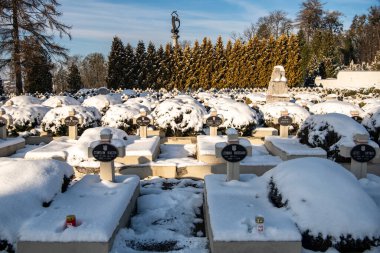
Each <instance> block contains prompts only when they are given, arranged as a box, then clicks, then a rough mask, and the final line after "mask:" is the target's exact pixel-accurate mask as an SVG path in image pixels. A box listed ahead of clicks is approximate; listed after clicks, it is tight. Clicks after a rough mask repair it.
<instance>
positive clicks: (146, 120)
mask: <svg viewBox="0 0 380 253" xmlns="http://www.w3.org/2000/svg"><path fill="white" fill-rule="evenodd" d="M133 121H134V124H136V125H138V126H139V127H140V128H139V133H140V138H146V137H147V136H148V126H149V125H150V124H152V118H150V117H148V116H147V113H146V110H145V109H143V108H142V109H140V115H139V117H137V118H134V119H133Z"/></svg>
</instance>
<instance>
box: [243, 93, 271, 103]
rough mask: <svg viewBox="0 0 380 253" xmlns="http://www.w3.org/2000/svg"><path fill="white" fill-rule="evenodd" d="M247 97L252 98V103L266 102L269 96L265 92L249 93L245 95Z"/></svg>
mask: <svg viewBox="0 0 380 253" xmlns="http://www.w3.org/2000/svg"><path fill="white" fill-rule="evenodd" d="M245 97H246V98H248V99H249V100H251V103H257V104H265V102H266V101H267V96H266V94H265V93H264V92H261V93H249V94H247V95H245Z"/></svg>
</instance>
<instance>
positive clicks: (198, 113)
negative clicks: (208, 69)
mask: <svg viewBox="0 0 380 253" xmlns="http://www.w3.org/2000/svg"><path fill="white" fill-rule="evenodd" d="M206 113H207V112H206V109H205V108H204V107H203V106H202V105H201V104H200V103H199V102H198V101H196V100H195V99H193V98H192V97H190V96H186V95H181V96H177V97H175V98H173V99H167V100H165V101H163V102H162V103H160V104H159V105H157V107H156V108H155V109H154V111H153V113H152V116H153V117H154V118H155V122H156V124H157V125H158V126H159V127H160V128H161V129H164V130H165V131H166V136H173V135H174V136H186V135H192V134H195V133H196V132H199V131H201V130H202V127H203V117H204V115H206Z"/></svg>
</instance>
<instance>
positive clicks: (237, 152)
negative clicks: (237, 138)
mask: <svg viewBox="0 0 380 253" xmlns="http://www.w3.org/2000/svg"><path fill="white" fill-rule="evenodd" d="M246 156H247V149H246V148H245V147H244V146H242V145H240V144H229V145H227V146H225V147H224V148H223V149H222V157H223V159H224V160H226V161H227V162H231V163H237V162H240V161H241V160H243V159H244V158H245V157H246Z"/></svg>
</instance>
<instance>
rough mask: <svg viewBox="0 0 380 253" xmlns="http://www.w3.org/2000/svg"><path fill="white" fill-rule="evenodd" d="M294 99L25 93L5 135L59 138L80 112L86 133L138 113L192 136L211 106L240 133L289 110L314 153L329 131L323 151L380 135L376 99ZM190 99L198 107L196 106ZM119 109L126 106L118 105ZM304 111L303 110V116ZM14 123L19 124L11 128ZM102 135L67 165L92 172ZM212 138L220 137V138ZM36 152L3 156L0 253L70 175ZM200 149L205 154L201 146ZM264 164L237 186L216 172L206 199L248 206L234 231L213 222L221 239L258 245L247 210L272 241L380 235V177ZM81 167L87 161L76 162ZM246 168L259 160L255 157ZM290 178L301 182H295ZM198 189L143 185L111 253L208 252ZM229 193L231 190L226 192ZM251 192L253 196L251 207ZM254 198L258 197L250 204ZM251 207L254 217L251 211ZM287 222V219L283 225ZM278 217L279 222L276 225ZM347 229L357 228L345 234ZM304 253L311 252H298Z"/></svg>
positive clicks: (183, 153)
mask: <svg viewBox="0 0 380 253" xmlns="http://www.w3.org/2000/svg"><path fill="white" fill-rule="evenodd" d="M297 92H299V95H297ZM297 92H296V91H292V95H293V96H294V98H296V99H299V101H298V104H297V103H291V102H289V103H288V102H286V103H285V102H281V103H277V104H267V105H261V104H264V103H265V99H264V98H265V97H264V95H263V94H265V92H264V93H263V92H262V91H258V92H257V93H254V92H252V91H247V92H240V91H231V92H228V91H227V90H223V91H219V92H216V91H215V92H198V93H194V94H192V95H191V94H190V95H178V94H179V92H178V91H175V90H173V91H171V92H163V93H160V94H159V95H158V93H154V92H152V91H144V92H142V91H130V90H129V91H124V92H121V93H119V94H112V93H111V94H108V95H97V96H93V97H90V96H91V95H89V94H87V95H86V94H85V93H83V96H82V97H81V98H80V99H78V101H84V102H83V103H82V105H80V102H78V101H77V100H75V99H74V98H71V97H63V96H60V97H59V96H57V97H51V98H49V99H47V100H45V101H43V100H42V99H37V98H35V97H31V96H20V97H14V98H12V99H11V101H12V102H9V103H8V104H6V105H4V106H2V108H3V109H4V110H5V112H6V113H7V114H9V115H10V116H11V117H12V118H13V121H14V125H13V126H10V127H9V128H8V130H9V131H11V130H12V131H14V132H17V131H18V132H19V133H20V131H33V130H34V129H38V130H40V128H41V124H44V125H45V126H49V127H50V130H52V132H54V133H57V132H59V131H56V129H57V128H64V126H63V124H62V121H61V119H62V118H64V117H66V116H67V115H68V109H69V108H78V110H77V113H78V116H80V115H81V116H82V117H83V119H84V121H83V124H84V125H83V128H87V127H96V126H99V125H100V124H102V125H103V126H112V127H118V128H126V129H124V130H128V129H130V128H131V120H132V118H133V117H134V115H135V114H138V113H139V110H140V109H141V108H144V109H145V110H146V111H147V112H148V114H149V113H151V115H152V116H154V123H153V125H154V126H155V127H161V128H164V129H169V130H170V131H171V133H172V134H176V135H179V136H182V135H193V134H195V133H196V132H202V131H204V130H205V125H204V117H206V116H207V115H208V113H209V111H208V110H209V109H210V107H214V108H216V109H217V113H219V114H222V115H223V117H224V119H225V122H224V124H225V125H223V126H224V127H228V126H235V127H237V128H239V127H241V128H244V127H246V126H248V127H247V129H250V127H256V126H258V125H259V124H260V123H259V120H258V115H259V114H258V111H255V110H253V109H251V108H250V106H252V107H253V106H256V104H260V106H259V107H260V109H261V110H262V112H261V113H262V114H263V116H264V121H265V122H273V120H274V119H276V118H278V117H279V116H280V113H281V111H283V110H285V109H286V110H287V111H288V112H289V114H290V115H291V116H292V117H293V119H294V120H295V123H296V124H297V125H299V126H300V128H301V130H304V131H305V134H306V133H307V136H306V135H305V136H304V138H305V139H307V140H308V142H309V145H310V144H311V145H312V146H318V145H319V144H320V143H321V142H323V140H324V139H326V138H322V137H321V136H325V137H326V136H329V134H331V133H336V134H337V136H338V137H339V138H337V140H336V142H334V143H329V145H330V146H329V147H331V148H332V149H333V148H335V147H336V146H339V145H342V144H344V145H348V146H353V145H354V144H355V143H354V141H353V136H354V135H355V134H361V135H369V133H368V131H370V134H371V135H370V136H371V137H372V138H373V140H374V142H372V141H371V142H370V144H371V145H373V146H376V147H377V144H376V143H375V141H377V138H378V136H379V132H380V127H379V122H380V112H379V110H378V108H379V103H378V100H377V99H375V98H372V99H366V100H364V99H363V100H361V99H360V98H359V97H356V98H355V99H351V100H349V99H347V100H345V101H350V102H349V103H348V102H339V101H336V100H334V101H332V100H329V101H328V102H322V101H323V99H326V98H329V99H334V98H335V99H336V98H337V97H338V96H337V95H336V94H332V95H328V94H327V93H326V92H325V91H323V90H320V91H319V92H318V94H312V92H311V93H308V92H306V90H299V91H297ZM314 92H315V91H314ZM96 94H97V93H93V94H92V95H96ZM132 97H136V98H132ZM231 97H233V98H235V99H240V98H246V97H247V98H249V99H250V100H251V101H252V102H253V103H254V105H253V104H251V105H246V104H244V103H242V102H236V101H235V100H233V99H231ZM363 97H364V96H363ZM195 98H197V99H199V100H200V101H202V102H203V103H204V104H203V105H202V104H201V103H200V102H198V101H197V100H196V99H195ZM158 101H159V102H158ZM303 101H304V102H303ZM351 101H352V102H351ZM123 102H124V104H122V103H123ZM12 103H13V104H12ZM59 103H61V104H62V107H60V106H59V105H58V107H57V104H59ZM358 105H360V106H363V105H364V107H363V108H360V107H359V106H358ZM302 106H305V107H308V108H309V109H310V112H308V111H307V110H306V109H304V108H302ZM94 107H97V108H98V109H95V108H94ZM90 108H93V109H90ZM99 111H100V112H99ZM352 111H358V112H359V114H360V115H361V116H363V117H364V120H363V123H362V124H360V123H357V122H355V121H353V120H352V119H351V118H350V117H351V112H352ZM332 112H333V113H332ZM87 114H89V116H87ZM90 114H91V115H90ZM313 114H314V115H313ZM86 117H87V118H88V119H86ZM89 122H91V123H89ZM16 124H17V127H15V125H16ZM49 127H48V128H49ZM305 128H307V130H305ZM100 129H102V128H92V129H89V130H88V131H87V133H86V134H83V135H82V136H81V138H80V139H79V140H78V141H73V143H74V144H73V145H72V146H71V145H70V148H69V149H68V150H67V152H68V153H67V154H68V160H69V162H70V164H71V165H77V164H81V165H84V164H85V165H86V166H89V167H91V165H94V166H95V165H96V166H97V165H98V162H96V161H93V159H89V158H88V154H87V153H88V144H89V143H90V142H93V141H94V140H98V139H99V131H100ZM46 130H48V129H46ZM83 130H84V129H83ZM132 130H133V129H132ZM132 130H131V131H132ZM114 138H115V139H121V140H122V142H125V141H126V140H129V139H133V137H132V136H130V135H127V134H126V133H125V132H123V131H122V130H114ZM218 138H220V139H222V140H225V138H222V137H218ZM206 139H207V138H206ZM125 143H126V142H125ZM53 144H54V143H53ZM199 144H201V145H203V146H204V147H208V146H210V147H211V149H212V150H215V148H214V145H215V144H214V143H213V142H212V141H207V142H206V143H203V144H202V143H199ZM41 147H43V144H41V145H27V146H26V147H25V148H24V149H22V150H19V151H18V152H17V153H16V154H15V155H13V156H12V157H11V158H0V218H1V220H2V222H1V225H0V252H6V251H2V250H4V249H3V248H2V246H1V245H2V242H1V240H7V243H10V244H11V245H13V247H14V246H15V243H16V242H17V240H18V238H19V236H20V234H21V233H20V228H22V227H23V226H24V225H25V224H26V223H28V222H30V219H33V217H36V216H34V215H38V214H40V213H41V212H43V211H44V210H45V207H42V204H43V203H44V202H49V201H51V200H52V199H54V198H55V197H56V196H59V195H60V194H61V193H60V190H61V188H60V187H61V185H62V180H63V178H64V176H66V177H68V176H70V175H71V174H72V173H73V170H72V168H71V166H69V165H68V164H67V163H64V162H58V161H55V160H26V159H24V158H25V156H26V154H27V153H28V152H30V151H31V150H33V149H36V148H41ZM198 148H199V147H198ZM286 148H287V147H286V146H285V149H286ZM211 149H210V150H211ZM288 149H289V145H288ZM201 150H202V149H201ZM203 150H208V149H206V148H204V149H203ZM142 151H143V150H142ZM142 151H141V152H142ZM196 152H197V147H196V145H195V144H187V145H179V144H176V145H173V144H163V145H161V151H160V155H159V157H158V159H157V160H156V161H154V162H153V163H157V164H161V165H164V164H175V165H176V166H177V167H181V166H187V165H202V163H201V162H199V161H198V160H197V159H196V158H195V157H196ZM254 153H255V154H256V155H255V156H252V157H257V159H259V161H260V164H265V163H264V162H263V161H264V159H267V158H266V157H269V154H268V153H267V152H266V150H264V148H263V146H258V147H255V148H254ZM271 159H272V160H273V161H272V162H271V164H274V165H277V168H276V169H274V170H271V171H269V172H268V173H267V174H265V175H264V176H261V177H258V176H255V175H244V176H242V179H243V180H242V181H240V182H236V181H235V182H229V183H226V182H224V180H223V175H218V176H216V177H215V180H213V181H212V182H211V184H214V186H215V187H216V188H218V189H219V190H220V192H219V194H216V195H215V199H212V200H211V201H212V202H214V203H215V202H217V200H216V199H219V200H220V199H222V200H223V196H224V198H227V207H226V208H225V209H226V210H227V209H228V208H232V207H234V205H237V204H236V203H239V201H240V202H242V203H244V204H245V206H244V208H242V209H241V210H239V209H237V211H236V212H235V213H234V215H236V216H237V215H241V214H242V217H243V218H242V219H241V220H239V221H236V217H231V219H228V220H229V222H230V223H231V224H232V225H231V226H232V229H231V230H228V231H227V229H226V230H223V229H225V228H227V225H228V224H219V223H218V224H217V227H219V228H221V229H222V232H221V233H219V234H218V236H219V237H220V238H224V239H226V238H227V237H228V235H231V236H235V237H236V238H241V239H242V240H245V239H247V238H248V237H249V236H251V238H256V237H255V236H256V235H252V233H250V232H249V231H250V227H252V224H253V222H252V217H251V216H252V215H253V213H256V212H260V213H261V214H263V213H264V212H266V211H268V210H269V211H268V213H269V214H268V217H269V219H267V221H268V224H267V225H268V227H267V229H268V230H267V232H268V234H266V235H265V236H267V237H266V238H271V239H273V238H276V235H278V234H281V238H296V237H300V236H301V232H300V230H306V228H307V227H310V228H311V229H312V230H310V231H311V233H310V234H311V235H318V234H319V233H321V234H323V235H325V234H327V235H331V236H335V237H339V236H340V235H341V234H347V233H350V234H351V236H353V237H354V238H363V237H364V235H367V234H368V235H369V236H373V237H375V238H376V237H379V234H380V231H379V230H380V224H379V222H380V217H379V215H380V177H379V176H376V175H372V174H369V175H368V176H367V178H364V179H360V180H356V179H355V178H354V177H352V176H351V175H350V174H349V173H347V171H345V170H344V169H343V170H341V168H339V169H337V166H339V165H337V164H335V163H333V162H332V161H330V160H323V161H320V160H312V161H313V162H312V163H310V164H306V165H305V162H304V161H303V160H302V161H290V162H282V161H281V159H274V158H273V157H271ZM83 162H85V163H84V164H83ZM244 162H245V163H248V164H250V163H254V162H255V163H257V161H253V160H252V161H250V160H245V161H244ZM244 162H243V163H244ZM270 178H274V179H276V186H277V187H278V190H279V191H280V192H281V193H283V195H282V197H283V198H284V200H288V204H289V207H288V209H286V208H285V209H286V210H283V209H277V208H275V207H274V206H273V205H272V203H270V201H269V199H268V182H270ZM294 178H301V179H299V180H298V181H297V180H296V179H294ZM317 178H319V179H320V180H318V179H317ZM206 180H207V179H206ZM343 181H344V182H343ZM295 182H296V183H295ZM21 185H22V187H21ZM326 185H328V186H326ZM203 187H204V186H203V182H202V181H194V180H189V179H182V180H177V179H161V178H148V179H144V180H142V181H141V196H140V197H139V199H138V210H137V214H136V215H135V216H134V217H133V218H132V222H131V226H130V227H129V228H125V229H122V230H121V231H120V232H119V233H118V235H117V238H116V241H115V243H114V246H113V248H112V253H123V252H142V251H144V252H157V251H170V252H181V253H182V252H194V253H203V252H209V250H208V246H207V244H208V241H207V239H206V237H205V231H204V224H203V219H204V218H203V213H202V206H203V198H202V195H203ZM226 189H228V190H229V191H228V193H226V194H224V193H225V192H224V191H226ZM247 189H251V190H250V191H248V190H247ZM316 189H317V190H316ZM241 192H244V194H243V195H244V198H240V199H239V198H235V196H234V194H235V193H236V194H238V193H239V194H240V193H241ZM254 193H255V194H254ZM252 194H253V195H252ZM251 195H252V196H253V197H254V199H253V200H252V198H251V197H252V196H251ZM301 195H302V196H301ZM256 196H259V198H258V199H256V198H255V197H256ZM303 199H304V200H305V201H303ZM246 202H247V203H248V202H249V203H248V204H247V203H246ZM46 205H47V204H46ZM215 205H216V207H215V206H214V208H216V209H218V205H222V204H221V203H219V202H217V203H215ZM231 206H232V207H231ZM363 206H364V207H365V208H363ZM25 207H27V208H25ZM327 207H328V208H327ZM235 209H236V208H235ZM235 209H234V210H235ZM252 210H254V212H250V211H252ZM338 210H339V212H338ZM92 211H94V210H92ZM361 215H362V216H363V217H361ZM364 216H365V217H364ZM271 217H272V218H273V220H271ZM284 217H286V219H282V218H284ZM334 217H336V218H334ZM358 217H359V218H360V217H361V220H360V221H362V223H360V222H359V219H358ZM219 218H220V217H219ZM222 218H223V217H222ZM284 220H286V222H282V221H284ZM277 221H278V222H277ZM289 221H291V222H289ZM292 222H294V223H296V224H297V226H295V225H294V223H292ZM329 222H330V224H332V225H331V227H328V226H327V225H328V223H329ZM292 224H293V225H292ZM33 226H34V225H33V224H32V227H33ZM276 226H277V227H276ZM326 227H327V228H326ZM353 228H355V229H354V230H352V229H353ZM25 231H26V230H25ZM226 231H227V232H226ZM284 231H287V232H284ZM24 234H25V232H24ZM30 234H32V230H30V231H29V235H30ZM252 236H253V237H252ZM258 238H260V237H258ZM277 238H278V237H277ZM227 239H228V238H227ZM248 239H249V238H248ZM8 250H9V249H8ZM303 252H304V253H310V252H313V251H309V250H306V249H304V250H303ZM326 252H328V253H336V252H337V251H336V250H335V249H328V250H327V251H326ZM368 252H371V253H375V252H376V253H379V252H380V248H379V247H377V248H372V250H371V251H366V253H368Z"/></svg>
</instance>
